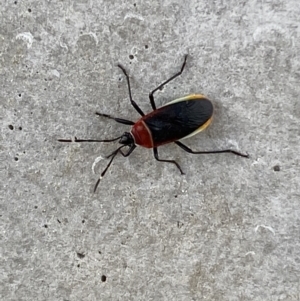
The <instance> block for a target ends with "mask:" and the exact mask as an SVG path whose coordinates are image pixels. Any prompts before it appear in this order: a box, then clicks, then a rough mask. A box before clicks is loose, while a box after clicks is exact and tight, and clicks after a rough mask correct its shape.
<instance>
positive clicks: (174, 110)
mask: <svg viewBox="0 0 300 301" xmlns="http://www.w3.org/2000/svg"><path fill="white" fill-rule="evenodd" d="M186 59H187V55H185V57H184V62H183V64H182V67H181V70H180V71H179V72H178V73H176V74H175V75H173V76H172V77H171V78H169V79H168V80H166V81H165V82H163V83H162V84H161V85H159V86H158V87H157V88H155V89H154V90H153V91H152V92H150V94H149V99H150V104H151V107H152V109H153V111H152V112H150V113H148V114H145V113H144V112H143V111H142V110H141V108H140V107H139V106H138V105H137V104H136V102H135V101H134V100H133V99H132V95H131V88H130V81H129V76H128V74H127V72H126V70H125V69H124V67H122V66H121V65H118V67H119V68H120V69H121V70H122V71H123V73H124V75H125V77H126V80H127V85H128V92H129V99H130V102H131V104H132V106H133V107H134V108H135V110H136V111H137V112H138V113H139V114H140V115H141V116H142V117H141V118H140V119H139V120H138V121H136V122H133V121H131V120H127V119H122V118H116V117H112V116H110V115H107V114H103V113H98V112H96V114H97V115H99V116H103V117H106V118H109V119H113V120H115V121H116V122H119V123H122V124H126V125H131V126H132V127H131V130H130V132H125V133H124V134H123V135H121V136H120V137H117V138H114V139H104V140H92V139H77V138H76V137H75V139H74V140H71V139H70V140H69V139H59V140H58V141H60V142H113V141H116V140H119V143H120V144H122V145H121V146H120V147H118V148H117V149H116V150H115V151H113V152H112V153H111V154H110V155H108V156H107V158H111V159H110V161H109V163H108V164H107V166H106V168H105V169H104V171H103V172H102V173H101V176H100V178H99V179H98V181H97V183H96V185H95V188H94V192H95V191H96V189H97V187H98V185H99V183H100V180H101V179H102V177H103V176H104V175H105V173H106V171H107V170H108V168H109V167H110V165H111V163H112V161H113V160H114V158H115V156H116V155H117V154H118V153H120V154H121V155H122V156H123V157H127V156H129V155H130V154H131V153H132V152H133V150H134V149H135V148H136V146H137V145H139V146H143V147H146V148H153V153H154V157H155V159H156V160H157V161H160V162H167V163H172V164H175V165H176V167H177V168H178V169H179V171H180V173H181V174H184V172H183V171H182V169H181V167H180V166H179V164H178V163H177V162H176V161H175V160H165V159H160V158H159V156H158V152H157V147H158V146H161V145H163V144H167V143H171V142H174V143H176V144H177V145H178V146H179V147H181V148H182V149H183V150H184V151H186V152H188V153H191V154H217V153H232V154H235V155H237V156H241V157H245V158H248V154H242V153H240V152H237V151H235V150H231V149H224V150H212V151H193V150H192V149H190V148H189V147H187V146H186V145H185V144H183V143H182V142H181V141H179V140H182V139H185V138H188V137H191V136H193V135H195V134H197V133H199V132H201V131H203V130H204V129H206V128H207V127H208V126H209V124H210V123H211V121H212V116H213V105H212V102H211V101H210V100H209V99H207V98H206V97H205V96H204V95H201V94H191V95H188V96H185V97H182V98H179V99H175V100H173V101H171V102H169V103H167V104H166V105H164V106H162V107H160V108H158V109H157V108H156V105H155V102H154V96H153V95H154V93H155V92H156V91H157V90H159V89H161V88H163V87H164V86H165V85H166V84H167V83H169V82H170V81H171V80H173V79H174V78H176V77H177V76H179V75H180V74H181V73H182V71H183V69H184V67H185V64H186ZM126 146H127V147H128V150H127V152H123V150H122V149H123V148H124V147H126Z"/></svg>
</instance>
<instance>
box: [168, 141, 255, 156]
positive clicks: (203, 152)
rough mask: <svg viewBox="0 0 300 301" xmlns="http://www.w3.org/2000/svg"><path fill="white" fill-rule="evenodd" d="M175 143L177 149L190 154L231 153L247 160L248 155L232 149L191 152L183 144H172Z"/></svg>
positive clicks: (177, 142)
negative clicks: (179, 148)
mask: <svg viewBox="0 0 300 301" xmlns="http://www.w3.org/2000/svg"><path fill="white" fill-rule="evenodd" d="M174 143H176V144H177V145H178V146H179V147H181V148H182V149H183V150H184V151H186V152H188V153H190V154H220V153H232V154H234V155H237V156H240V157H244V158H249V155H248V154H242V153H240V152H237V151H235V150H232V149H223V150H213V151H200V152H199V151H198V152H196V151H193V150H191V149H190V148H189V147H187V146H186V145H184V144H183V143H181V142H179V141H176V142H174Z"/></svg>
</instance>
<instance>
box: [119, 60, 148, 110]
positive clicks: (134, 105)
mask: <svg viewBox="0 0 300 301" xmlns="http://www.w3.org/2000/svg"><path fill="white" fill-rule="evenodd" d="M118 67H119V68H120V69H121V70H122V71H123V73H124V75H125V76H126V80H127V85H128V93H129V99H130V102H131V104H132V106H133V107H134V108H135V109H136V111H137V112H138V113H139V114H140V115H141V116H145V114H144V112H143V111H142V110H141V108H140V107H139V106H138V105H137V103H136V102H135V101H134V100H133V99H132V95H131V88H130V81H129V76H128V74H127V72H126V70H125V68H124V67H123V66H121V65H120V64H119V65H118Z"/></svg>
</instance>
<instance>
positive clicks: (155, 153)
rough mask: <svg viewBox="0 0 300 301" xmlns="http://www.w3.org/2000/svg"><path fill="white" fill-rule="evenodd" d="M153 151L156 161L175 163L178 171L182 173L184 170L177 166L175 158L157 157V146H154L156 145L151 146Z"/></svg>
mask: <svg viewBox="0 0 300 301" xmlns="http://www.w3.org/2000/svg"><path fill="white" fill-rule="evenodd" d="M153 153H154V158H155V159H156V160H157V161H160V162H167V163H172V164H175V165H176V166H177V168H178V169H179V171H180V173H181V174H182V175H184V172H183V171H182V169H181V167H180V166H179V164H178V163H177V162H176V161H175V160H163V159H159V157H158V152H157V148H156V147H154V148H153Z"/></svg>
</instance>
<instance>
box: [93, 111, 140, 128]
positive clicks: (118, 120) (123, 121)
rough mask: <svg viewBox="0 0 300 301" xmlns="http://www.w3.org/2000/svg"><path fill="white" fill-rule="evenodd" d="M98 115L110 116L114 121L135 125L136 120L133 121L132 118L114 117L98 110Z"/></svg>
mask: <svg viewBox="0 0 300 301" xmlns="http://www.w3.org/2000/svg"><path fill="white" fill-rule="evenodd" d="M96 115H98V116H103V117H106V118H109V119H113V120H114V121H116V122H119V123H123V124H128V125H134V122H133V121H131V120H127V119H122V118H116V117H112V116H110V115H108V114H102V113H98V112H96Z"/></svg>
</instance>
